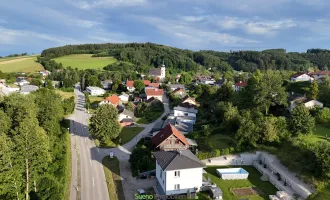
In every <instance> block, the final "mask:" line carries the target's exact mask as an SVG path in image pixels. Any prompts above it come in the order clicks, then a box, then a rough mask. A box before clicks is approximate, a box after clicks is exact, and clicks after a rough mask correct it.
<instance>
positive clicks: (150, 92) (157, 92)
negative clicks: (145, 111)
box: [145, 88, 164, 102]
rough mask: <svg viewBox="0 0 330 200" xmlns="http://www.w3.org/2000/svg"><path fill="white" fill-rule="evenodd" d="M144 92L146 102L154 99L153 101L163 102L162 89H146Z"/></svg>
mask: <svg viewBox="0 0 330 200" xmlns="http://www.w3.org/2000/svg"><path fill="white" fill-rule="evenodd" d="M145 92H146V95H147V100H148V99H150V98H152V97H154V98H155V99H158V100H159V101H161V102H163V95H164V91H163V89H157V88H146V89H145Z"/></svg>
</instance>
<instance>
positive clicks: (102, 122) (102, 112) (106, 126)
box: [89, 104, 121, 143]
mask: <svg viewBox="0 0 330 200" xmlns="http://www.w3.org/2000/svg"><path fill="white" fill-rule="evenodd" d="M89 131H90V133H91V135H93V137H95V138H97V139H99V140H100V142H102V143H104V142H105V141H106V140H112V139H115V138H117V137H118V136H119V133H120V131H121V126H120V124H119V122H118V111H117V109H116V108H115V107H113V106H112V105H108V104H106V105H101V106H100V107H99V108H98V109H97V111H96V113H95V115H93V116H92V117H91V118H90V125H89Z"/></svg>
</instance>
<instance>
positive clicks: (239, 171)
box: [217, 168, 249, 180]
mask: <svg viewBox="0 0 330 200" xmlns="http://www.w3.org/2000/svg"><path fill="white" fill-rule="evenodd" d="M217 174H218V175H219V176H220V178H222V179H223V180H239V179H247V178H248V176H249V173H248V172H247V171H246V170H245V169H243V168H225V169H217Z"/></svg>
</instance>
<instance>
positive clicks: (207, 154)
mask: <svg viewBox="0 0 330 200" xmlns="http://www.w3.org/2000/svg"><path fill="white" fill-rule="evenodd" d="M217 155H219V156H220V151H219V150H218V151H216V150H214V151H211V152H201V151H200V152H198V154H197V158H198V159H200V160H205V159H208V158H213V157H217Z"/></svg>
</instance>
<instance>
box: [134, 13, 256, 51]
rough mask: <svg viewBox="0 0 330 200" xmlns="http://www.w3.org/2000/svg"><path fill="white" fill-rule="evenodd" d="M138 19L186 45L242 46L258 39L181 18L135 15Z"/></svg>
mask: <svg viewBox="0 0 330 200" xmlns="http://www.w3.org/2000/svg"><path fill="white" fill-rule="evenodd" d="M137 18H139V19H140V20H142V21H144V22H146V23H148V24H150V25H152V26H154V27H156V28H157V29H159V30H160V31H162V32H163V33H164V34H166V35H168V36H170V37H172V38H174V39H176V40H177V41H176V42H181V43H184V45H185V46H188V47H193V48H195V47H199V48H200V45H204V46H205V45H210V44H219V45H223V46H244V45H247V44H250V45H253V44H257V43H258V41H255V40H250V39H247V38H242V37H238V36H234V35H230V34H227V33H218V32H215V31H211V30H207V29H200V28H197V27H195V26H193V25H191V24H189V23H186V22H184V21H182V20H163V19H161V18H158V17H137Z"/></svg>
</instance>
